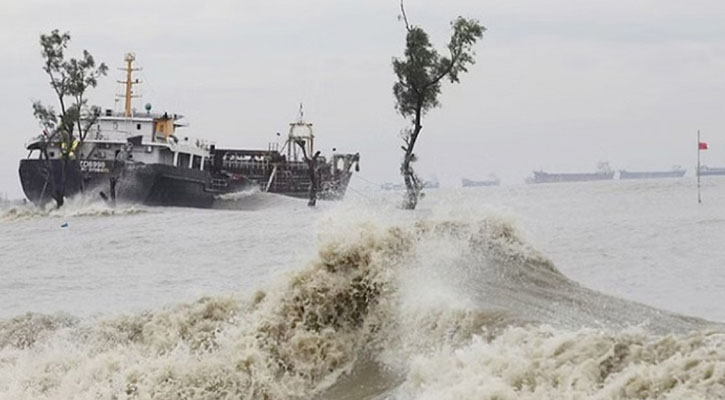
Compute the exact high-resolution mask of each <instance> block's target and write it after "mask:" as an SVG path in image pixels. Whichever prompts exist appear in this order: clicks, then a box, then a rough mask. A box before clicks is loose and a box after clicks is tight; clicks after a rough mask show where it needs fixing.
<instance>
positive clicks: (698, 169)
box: [697, 129, 702, 204]
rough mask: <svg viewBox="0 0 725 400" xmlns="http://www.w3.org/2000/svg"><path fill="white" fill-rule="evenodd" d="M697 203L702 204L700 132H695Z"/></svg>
mask: <svg viewBox="0 0 725 400" xmlns="http://www.w3.org/2000/svg"><path fill="white" fill-rule="evenodd" d="M697 202H698V203H700V204H702V197H701V196H700V130H699V129H698V130H697Z"/></svg>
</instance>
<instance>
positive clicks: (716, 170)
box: [700, 165, 725, 176]
mask: <svg viewBox="0 0 725 400" xmlns="http://www.w3.org/2000/svg"><path fill="white" fill-rule="evenodd" d="M706 175H725V167H712V168H711V167H708V166H707V165H703V166H701V167H700V176H706Z"/></svg>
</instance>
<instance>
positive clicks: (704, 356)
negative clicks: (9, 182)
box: [0, 217, 725, 399]
mask: <svg viewBox="0 0 725 400" xmlns="http://www.w3.org/2000/svg"><path fill="white" fill-rule="evenodd" d="M722 332H723V331H722V330H721V327H719V326H717V325H714V324H712V323H709V322H707V321H703V320H698V319H694V318H688V317H683V316H678V315H675V314H671V313H666V312H663V311H659V310H656V309H652V308H649V307H646V306H643V305H639V304H635V303H631V302H627V301H624V300H620V299H616V298H612V297H609V296H606V295H603V294H600V293H597V292H594V291H591V290H588V289H586V288H584V287H581V286H580V285H578V284H576V283H574V282H572V281H570V280H569V279H568V278H566V277H565V276H564V275H563V274H561V273H560V272H559V271H558V270H557V269H556V268H555V266H554V265H553V264H552V263H551V262H550V261H549V260H548V259H547V258H546V257H544V256H543V255H542V254H540V253H539V252H537V251H536V250H535V249H533V248H532V247H531V246H529V245H528V244H527V243H526V242H525V241H523V240H522V239H521V236H520V234H519V232H518V231H517V229H516V228H515V226H513V225H512V224H511V223H509V222H508V221H506V220H502V219H498V218H495V217H490V218H485V219H481V220H478V221H473V222H471V221H465V220H444V221H434V220H425V221H414V222H410V223H403V224H398V225H395V224H387V225H386V224H380V223H372V222H365V223H361V224H360V225H358V226H356V227H353V228H350V227H348V228H346V229H344V230H336V232H335V233H334V234H333V235H326V236H325V239H323V240H322V244H321V245H320V248H319V252H318V255H317V257H316V258H315V259H314V260H312V261H311V262H310V263H309V265H307V266H306V267H305V268H303V269H301V270H299V271H296V272H293V273H290V274H289V275H288V276H285V277H283V279H280V280H279V281H278V282H277V283H276V284H274V285H272V286H270V287H267V288H266V289H264V290H260V291H258V292H257V293H255V294H253V295H249V294H246V295H240V297H239V298H237V297H210V298H203V299H200V300H198V301H196V302H194V303H191V304H182V305H178V306H175V307H169V308H164V309H160V310H155V311H149V312H146V313H140V314H134V315H124V316H117V317H103V318H95V319H85V320H81V319H75V318H73V317H70V316H67V315H51V316H47V315H37V314H28V315H24V316H19V317H16V318H13V319H10V320H6V321H2V322H0V398H3V399H5V398H7V399H303V398H304V399H306V398H312V397H317V398H326V399H342V398H348V399H350V398H354V399H361V398H396V399H446V398H450V399H453V398H456V399H459V398H460V399H469V398H470V399H474V398H475V399H528V398H531V399H559V398H596V399H675V398H704V399H715V398H721V395H722V393H724V392H725V386H723V385H725V347H723V344H725V340H724V339H725V334H723V333H722Z"/></svg>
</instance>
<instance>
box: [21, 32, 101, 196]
mask: <svg viewBox="0 0 725 400" xmlns="http://www.w3.org/2000/svg"><path fill="white" fill-rule="evenodd" d="M69 42H70V34H69V33H68V32H65V33H60V32H59V31H58V30H57V29H56V30H53V31H52V32H51V33H49V34H47V35H46V34H41V35H40V47H41V55H42V57H43V63H44V64H43V71H45V73H46V74H47V75H48V77H49V78H50V86H51V87H52V88H53V91H54V92H55V95H56V97H57V99H58V106H59V111H58V112H56V111H55V109H54V108H53V107H52V106H45V105H43V104H42V103H41V102H39V101H36V102H34V103H33V115H35V117H36V118H37V119H38V121H40V124H41V126H42V127H43V133H44V141H43V146H42V148H41V153H42V156H43V159H45V160H46V166H47V173H48V175H47V179H48V183H49V184H50V186H51V193H52V196H53V198H54V199H55V201H56V205H57V206H58V207H60V206H62V205H63V199H64V197H65V189H66V180H67V176H68V169H69V168H80V167H79V164H78V163H71V162H70V161H71V160H75V159H76V158H77V157H79V155H78V154H76V153H77V150H78V149H79V148H81V146H82V145H83V142H84V141H85V139H86V136H87V135H88V131H89V130H90V128H91V126H92V125H93V124H95V123H96V121H97V119H98V116H99V115H100V109H99V108H98V107H89V106H88V99H87V98H86V97H85V96H86V91H87V90H88V89H89V88H94V87H96V86H97V85H98V79H99V78H100V77H101V76H105V75H106V73H107V72H108V67H107V66H106V64H104V63H100V64H99V65H98V66H96V61H95V60H94V58H93V56H92V55H91V54H90V53H89V52H88V51H86V50H83V57H82V58H80V59H76V58H70V59H66V58H65V50H66V49H67V48H68V43H69ZM51 143H59V144H60V150H61V151H60V156H61V160H60V162H61V163H60V169H59V171H56V169H55V168H54V167H53V165H52V163H51V160H50V157H48V146H49V145H50V144H51ZM58 172H59V173H60V176H59V177H57V176H55V174H56V173H58ZM80 185H81V190H82V189H83V186H82V185H83V181H82V180H81V182H80Z"/></svg>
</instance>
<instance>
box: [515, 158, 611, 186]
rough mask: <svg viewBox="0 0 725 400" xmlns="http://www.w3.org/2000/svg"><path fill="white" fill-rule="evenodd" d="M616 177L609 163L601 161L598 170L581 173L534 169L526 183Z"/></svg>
mask: <svg viewBox="0 0 725 400" xmlns="http://www.w3.org/2000/svg"><path fill="white" fill-rule="evenodd" d="M611 179H614V171H613V170H612V169H611V168H610V167H609V164H608V163H605V162H603V163H599V164H598V165H597V172H591V173H581V172H567V173H550V172H544V171H534V176H532V177H529V178H528V179H526V183H558V182H585V181H605V180H611Z"/></svg>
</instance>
